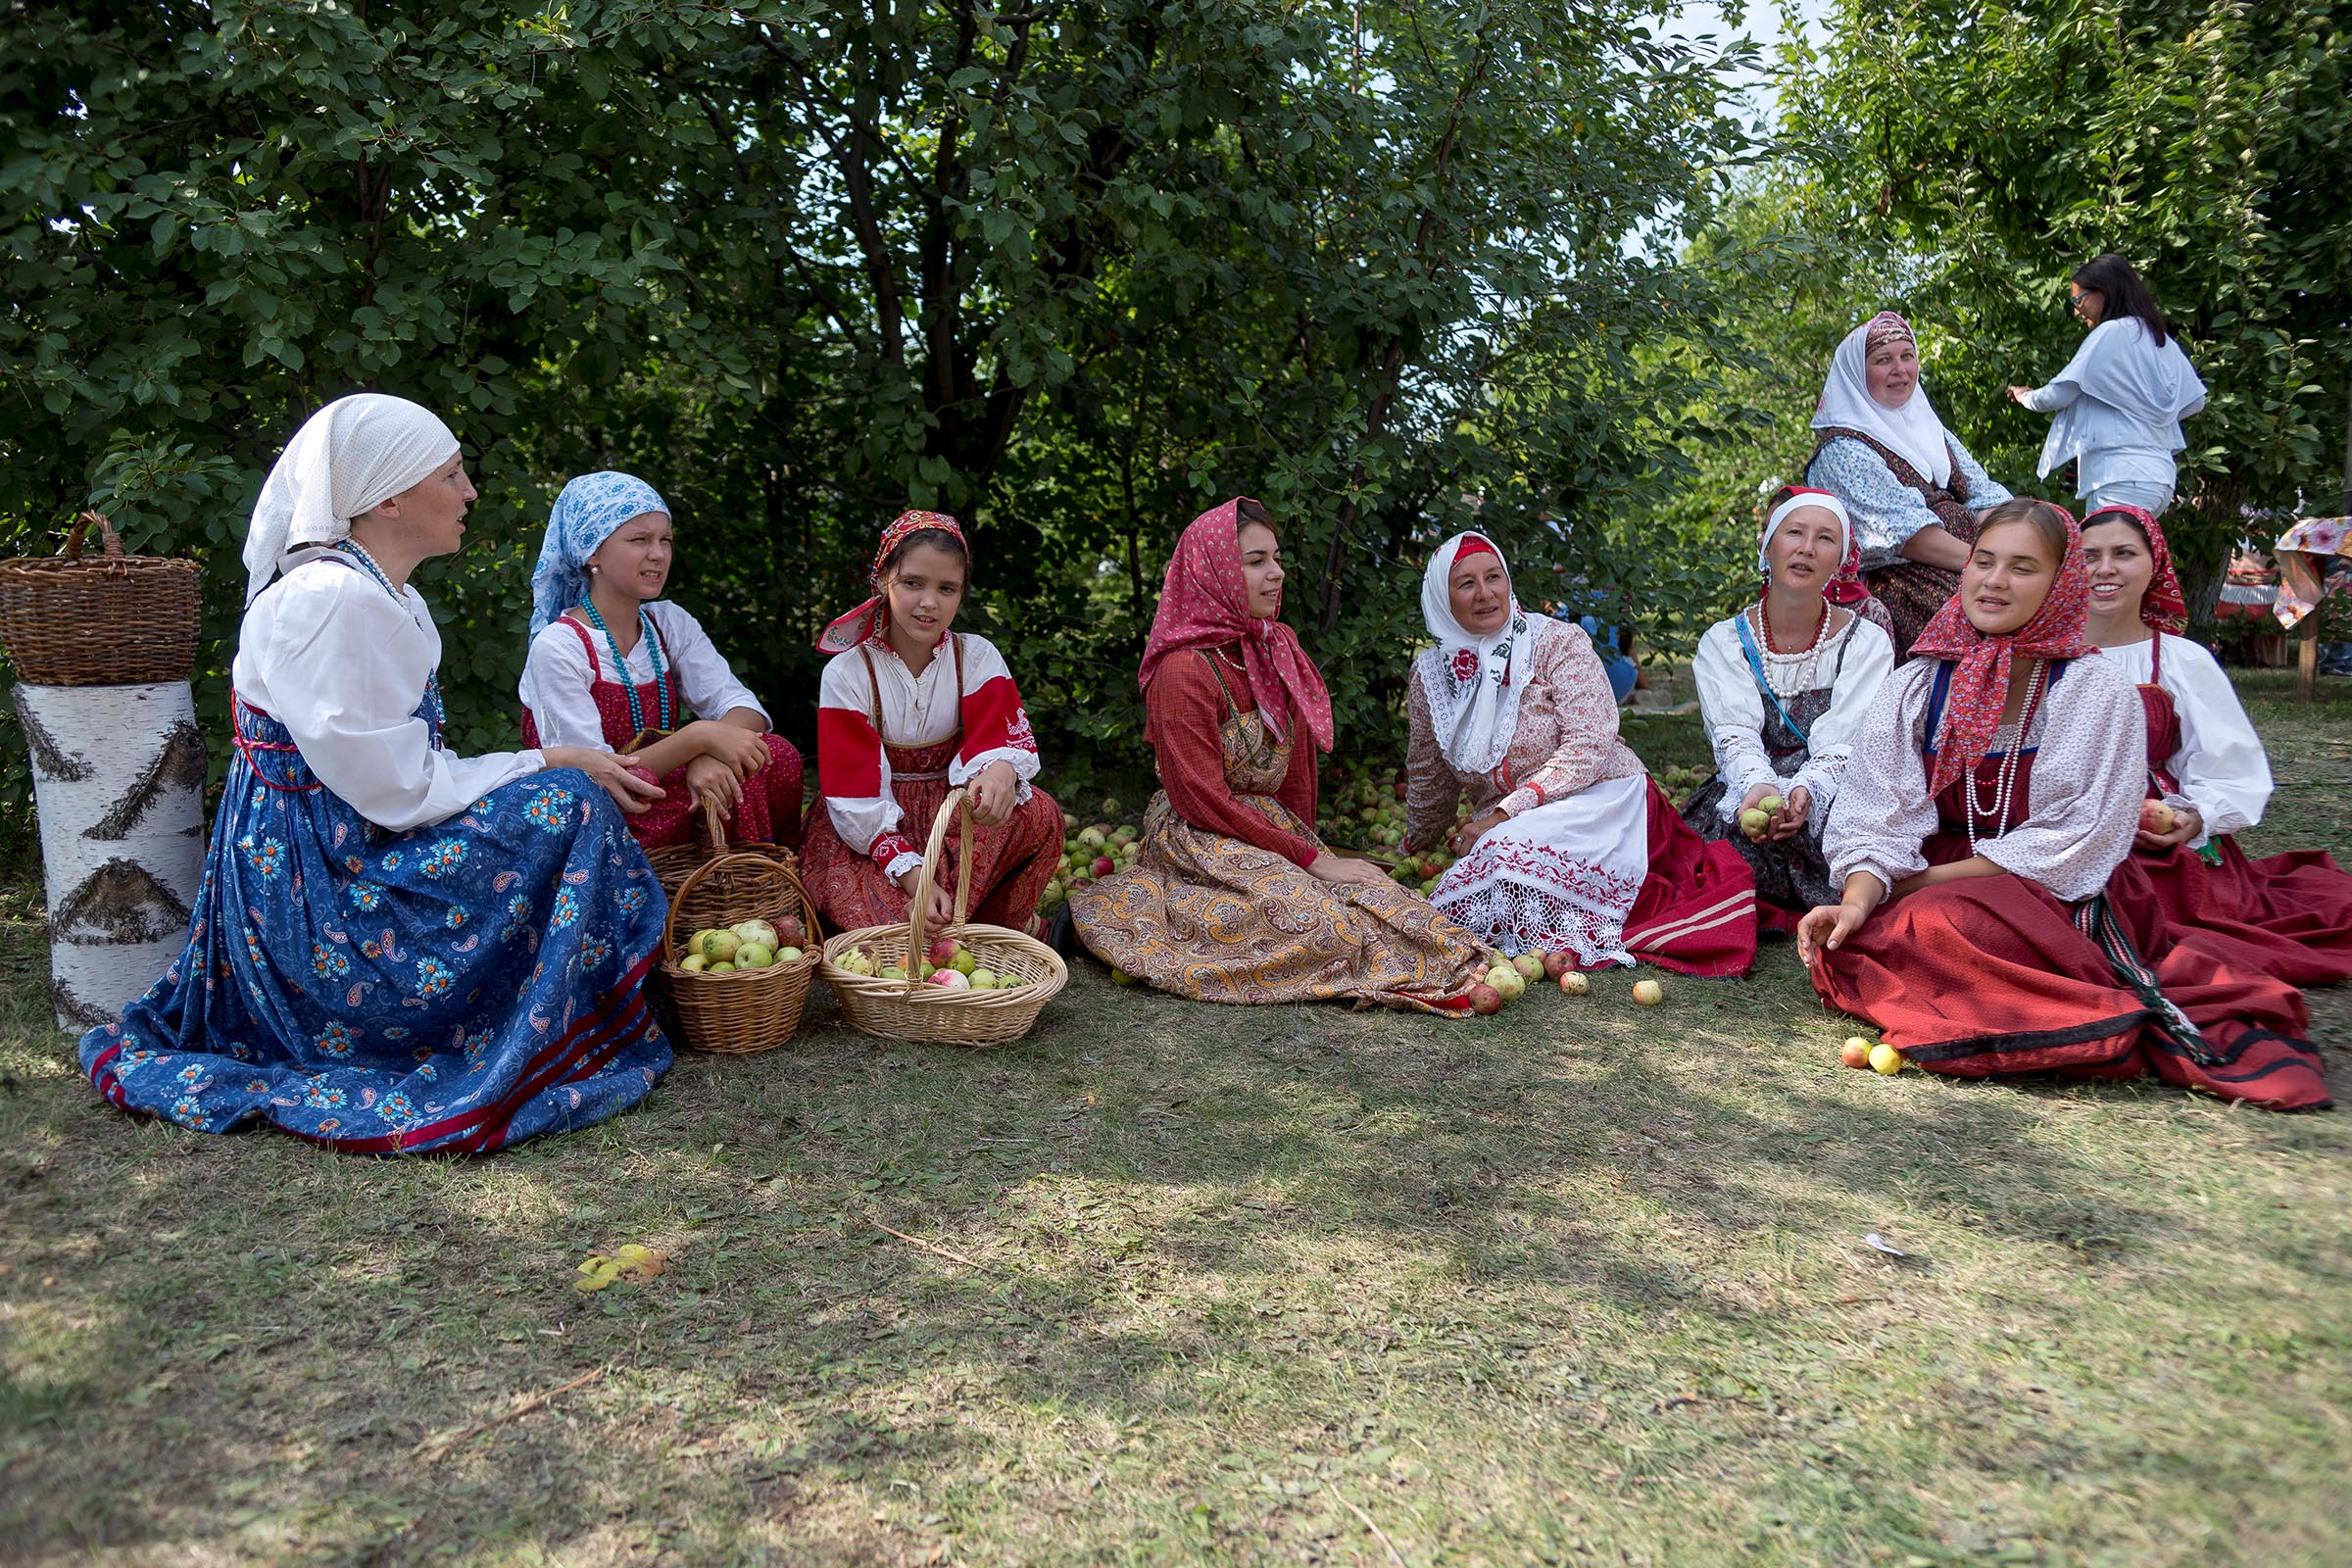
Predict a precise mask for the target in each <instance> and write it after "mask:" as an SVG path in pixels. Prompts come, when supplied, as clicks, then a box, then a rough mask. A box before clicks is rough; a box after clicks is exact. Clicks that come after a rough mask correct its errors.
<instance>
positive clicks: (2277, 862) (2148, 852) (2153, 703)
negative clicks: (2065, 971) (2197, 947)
mask: <svg viewBox="0 0 2352 1568" xmlns="http://www.w3.org/2000/svg"><path fill="white" fill-rule="evenodd" d="M2082 555H2083V559H2084V560H2085V561H2086V562H2087V563H2088V564H2089V567H2090V640H2091V642H2092V643H2093V644H2095V645H2096V646H2097V647H2098V648H2099V649H2100V650H2101V652H2102V656H2103V657H2105V658H2107V659H2109V660H2112V661H2114V662H2115V663H2116V664H2118V665H2119V666H2121V667H2122V669H2123V670H2124V672H2125V674H2127V675H2129V676H2130V677H2131V679H2132V680H2133V681H2134V682H2136V683H2137V684H2138V686H2139V697H2140V702H2141V704H2142V705H2143V706H2144V707H2145V708H2146V710H2147V719H2148V801H2149V804H2148V806H2147V807H2145V808H2144V809H2143V813H2142V814H2143V816H2144V817H2145V818H2146V820H2144V821H2142V823H2141V824H2140V830H2139V835H2138V837H2137V838H2136V839H2135V840H2134V841H2133V844H2132V851H2133V854H2132V860H2133V862H2134V863H2135V864H2137V865H2138V866H2139V868H2140V869H2141V870H2142V871H2144V872H2145V873H2146V874H2147V878H2148V881H2149V884H2150V885H2151V886H2152V887H2153V889H2154V890H2155V894H2156V898H2157V900H2158V902H2160V903H2161V904H2162V905H2163V906H2164V912H2165V913H2166V915H2168V916H2169V917H2170V918H2171V919H2172V921H2173V923H2174V924H2176V925H2179V926H2181V927H2183V928H2187V929H2193V930H2195V931H2197V932H2198V933H2200V934H2201V939H2202V940H2203V941H2204V942H2205V944H2206V945H2207V946H2208V947H2219V948H2221V949H2223V950H2224V951H2227V952H2228V953H2229V954H2230V955H2231V956H2232V957H2233V958H2235V959H2236V960H2238V961H2240V962H2243V963H2247V964H2250V965H2252V966H2253V967H2255V968H2257V969H2261V970H2264V971H2266V972H2268V973H2270V974H2274V975H2277V976H2278V978H2279V979H2281V980H2284V981H2286V982H2287V983H2288V984H2289V985H2298V986H2312V985H2327V984H2331V983H2333V982H2336V981H2340V980H2345V979H2352V875H2347V874H2345V872H2344V871H2343V870H2342V869H2341V868H2340V867H2338V866H2337V865H2336V863H2335V858H2334V857H2333V856H2330V855H2329V854H2327V852H2326V851H2325V850H2297V851H2293V852H2291V853H2289V854H2285V855H2274V856H2272V857H2270V858H2267V859H2262V860H2249V859H2247V858H2246V852H2245V851H2243V850H2241V849H2239V848H2238V847H2237V840H2236V839H2235V838H2234V837H2233V836H2232V835H2233V834H2235V833H2236V831H2237V830H2238V829H2239V828H2245V827H2252V826H2253V825H2254V824H2256V823H2257V822H2260V821H2261V820H2262V812H2263V808H2264V807H2266V806H2268V805H2269V804H2270V799H2271V764H2270V760H2269V759H2268V758H2266V757H2264V756H2263V751H2262V741H2261V739H2260V737H2258V736H2257V735H2256V734H2255V733H2254V726H2253V724H2252V723H2251V722H2249V721H2248V720H2247V718H2246V711H2245V710H2244V709H2243V708H2241V707H2239V706H2238V701H2237V693H2236V692H2234V691H2232V690H2231V689H2230V686H2229V676H2227V675H2225V674H2223V673H2222V667H2221V665H2219V664H2217V663H2215V662H2214V660H2213V656H2212V655H2211V654H2209V653H2207V652H2206V651H2205V650H2204V649H2202V648H2200V647H2198V646H2197V645H2196V644H2195V643H2192V642H2190V641H2189V640H2188V639H2187V638H2185V637H2182V636H2180V631H2181V630H2182V628H2184V627H2185V626H2186V625H2187V623H2188V607H2187V606H2186V605H2185V604H2184V603H2183V602H2182V600H2181V597H2180V580H2179V578H2177V577H2176V576H2175V575H2174V573H2173V560H2172V551H2171V548H2170V547H2169V546H2167V545H2166V543H2165V539H2164V529H2163V528H2161V527H2160V526H2158V525H2157V522H2156V519H2155V518H2154V517H2153V516H2151V515H2148V514H2147V513H2146V512H2144V511H2142V510H2141V509H2139V508H2138V507H2105V508H2102V509H2100V510H2099V511H2097V512H2094V513H2092V514H2091V515H2089V516H2088V517H2086V518H2084V519H2083V522H2082ZM2160 804H2161V809H2159V805H2160Z"/></svg>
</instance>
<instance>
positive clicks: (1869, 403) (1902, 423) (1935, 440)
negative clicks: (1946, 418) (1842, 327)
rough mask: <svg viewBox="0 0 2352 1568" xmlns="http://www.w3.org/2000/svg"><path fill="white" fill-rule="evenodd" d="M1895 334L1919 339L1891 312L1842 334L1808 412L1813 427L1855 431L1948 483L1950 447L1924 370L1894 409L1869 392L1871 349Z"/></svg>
mask: <svg viewBox="0 0 2352 1568" xmlns="http://www.w3.org/2000/svg"><path fill="white" fill-rule="evenodd" d="M1894 338H1909V339H1910V340H1911V341H1912V342H1913V343H1914V344H1916V343H1917V342H1918V341H1919V340H1918V338H1917V337H1916V336H1914V335H1913V333H1912V331H1911V323H1910V322H1908V321H1906V320H1904V319H1902V318H1901V317H1899V316H1897V315H1895V314H1894V312H1892V311H1881V312H1880V313H1879V314H1878V315H1876V316H1874V317H1872V318H1871V319H1869V320H1867V321H1864V322H1863V323H1862V324H1861V325H1860V326H1857V327H1855V328H1854V329H1853V330H1852V331H1851V332H1848V333H1846V334H1845V341H1843V342H1842V343H1839V344H1838V354H1837V357H1836V358H1835V359H1833V360H1832V361H1831V362H1830V378H1829V380H1828V381H1827V382H1826V383H1825V384H1824V385H1823V386H1822V389H1821V403H1820V406H1819V407H1817V408H1815V409H1814V411H1813V428H1814V429H1816V430H1823V429H1827V428H1829V427H1830V426H1832V425H1836V426H1838V427H1839V428H1842V429H1847V430H1859V431H1861V432H1862V433H1863V434H1864V435H1866V436H1869V437H1870V438H1871V439H1872V440H1874V441H1877V442H1878V443H1879V444H1880V445H1882V446H1884V447H1886V448H1887V450H1888V451H1889V452H1892V453H1893V454H1894V455H1895V456H1896V457H1898V458H1901V459H1902V460H1903V461H1904V462H1905V463H1908V464H1909V465H1911V466H1912V467H1914V468H1916V469H1918V470H1919V472H1920V475H1921V477H1923V478H1925V479H1926V480H1927V481H1928V482H1929V483H1931V484H1936V485H1949V484H1950V483H1951V482H1952V450H1951V448H1950V447H1948V446H1946V445H1945V444H1944V431H1943V421H1942V420H1941V419H1939V418H1937V417H1936V406H1935V405H1934V404H1932V403H1930V402H1929V401H1928V387H1927V380H1926V377H1925V374H1924V372H1923V374H1922V376H1921V379H1920V380H1918V381H1916V382H1914V383H1913V384H1912V387H1911V396H1910V397H1909V398H1908V399H1907V400H1906V401H1905V402H1904V404H1903V406H1902V407H1901V408H1899V409H1890V408H1888V407H1887V405H1885V404H1884V403H1881V402H1880V401H1879V400H1878V399H1877V398H1874V397H1872V396H1871V395H1870V351H1871V350H1872V349H1873V348H1875V347H1877V346H1878V345H1879V344H1881V343H1885V342H1887V341H1888V340H1890V339H1894Z"/></svg>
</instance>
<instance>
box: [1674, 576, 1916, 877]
mask: <svg viewBox="0 0 2352 1568" xmlns="http://www.w3.org/2000/svg"><path fill="white" fill-rule="evenodd" d="M1840 613H1843V612H1840ZM1738 621H1739V617H1738V616H1736V615H1734V616H1727V617H1726V618H1724V619H1722V620H1719V621H1717V622H1716V623H1715V624H1714V625H1712V626H1710V627H1708V628H1707V631H1706V635H1705V636H1703V637H1701V638H1700V639H1699V640H1698V653H1697V656H1696V657H1695V658H1693V659H1692V660H1691V676H1692V678H1693V679H1694V681H1695V682H1696V684H1697V686H1698V711H1699V716H1700V717H1701V718H1702V719H1704V720H1705V722H1706V726H1707V738H1708V741H1709V742H1710V744H1711V745H1712V746H1713V747H1714V751H1715V771H1716V773H1717V774H1718V775H1719V776H1720V777H1721V778H1722V779H1723V802H1722V805H1721V807H1720V809H1721V811H1722V813H1723V819H1724V820H1725V821H1726V822H1729V821H1731V820H1732V819H1733V818H1735V817H1737V816H1738V815H1739V814H1740V803H1741V802H1742V801H1744V800H1746V799H1747V792H1748V791H1749V790H1751V789H1753V788H1755V787H1756V786H1757V785H1758V784H1769V785H1771V786H1772V787H1773V789H1774V791H1775V792H1776V793H1778V794H1780V795H1783V796H1786V795H1787V794H1788V793H1789V791H1790V790H1792V789H1794V788H1796V787H1797V786H1799V785H1802V786H1803V787H1804V790H1805V793H1806V795H1807V796H1809V797H1810V798H1811V800H1812V806H1811V809H1809V811H1808V812H1807V818H1808V820H1809V821H1810V822H1811V823H1812V825H1813V828H1814V830H1815V831H1816V832H1819V831H1820V830H1821V829H1823V828H1825V827H1827V826H1828V825H1829V820H1830V807H1831V806H1832V805H1833V804H1834V803H1835V802H1836V801H1837V799H1838V783H1839V781H1840V780H1842V779H1843V778H1844V776H1845V764H1846V760H1847V759H1848V758H1850V757H1851V756H1852V755H1853V751H1854V734H1855V732H1856V731H1857V730H1859V729H1860V728H1861V726H1862V720H1863V718H1864V716H1865V715H1866V714H1868V713H1869V711H1870V704H1871V699H1872V698H1874V697H1876V696H1877V695H1878V693H1879V684H1880V682H1882V681H1884V680H1885V679H1886V678H1887V672H1888V671H1890V670H1892V669H1893V668H1894V644H1893V643H1892V642H1891V641H1890V640H1889V639H1888V638H1887V634H1886V633H1885V632H1884V631H1881V630H1880V629H1879V628H1878V627H1877V626H1876V625H1874V624H1872V623H1871V622H1869V621H1867V620H1864V619H1863V618H1862V617H1861V616H1859V615H1851V616H1850V617H1849V618H1848V620H1847V622H1846V624H1845V625H1844V626H1842V627H1839V628H1838V630H1836V631H1835V632H1833V633H1831V634H1830V635H1829V636H1828V637H1826V638H1824V639H1823V641H1822V646H1821V650H1820V652H1819V654H1818V655H1817V656H1816V658H1815V661H1814V668H1815V669H1816V670H1817V671H1818V672H1819V674H1820V675H1823V676H1827V675H1829V674H1830V672H1831V671H1832V670H1835V671H1837V674H1836V677H1835V679H1832V680H1827V681H1824V682H1822V684H1826V685H1827V686H1829V688H1830V706H1829V707H1828V708H1827V709H1826V710H1824V711H1823V712H1822V713H1821V715H1820V716H1819V717H1817V718H1815V719H1814V720H1813V727H1812V728H1811V729H1810V730H1808V731H1806V737H1805V740H1806V744H1805V760H1804V761H1803V763H1801V764H1800V765H1799V766H1798V768H1797V770H1796V772H1795V774H1794V775H1792V776H1790V777H1788V778H1783V777H1782V776H1781V775H1780V773H1779V772H1778V771H1777V770H1776V769H1775V768H1774V767H1773V765H1772V756H1771V754H1770V753H1769V752H1767V751H1766V750H1765V749H1764V716H1765V710H1764V694H1763V692H1762V691H1761V690H1759V689H1758V688H1757V685H1756V673H1755V671H1754V670H1753V669H1751V668H1749V667H1748V663H1747V655H1746V654H1745V652H1743V651H1742V650H1741V648H1740V628H1739V625H1738ZM1758 653H1759V655H1760V657H1761V658H1762V659H1763V661H1764V668H1765V671H1766V673H1767V674H1769V675H1771V676H1774V677H1776V678H1781V679H1787V680H1793V679H1795V678H1796V677H1797V672H1798V670H1799V668H1800V667H1801V666H1802V665H1803V663H1804V661H1805V656H1804V655H1803V654H1775V653H1770V652H1765V651H1763V650H1761V649H1759V650H1758ZM1815 689H1816V690H1818V689H1819V688H1818V686H1817V687H1816V688H1815ZM1788 700H1791V701H1792V700H1793V694H1792V695H1791V696H1790V698H1789V699H1788Z"/></svg>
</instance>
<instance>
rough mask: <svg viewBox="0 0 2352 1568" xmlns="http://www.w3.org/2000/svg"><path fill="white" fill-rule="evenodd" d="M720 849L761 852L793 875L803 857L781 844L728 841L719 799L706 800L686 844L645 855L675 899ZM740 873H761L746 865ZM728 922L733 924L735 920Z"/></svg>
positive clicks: (667, 891) (755, 841) (798, 872)
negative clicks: (687, 881)
mask: <svg viewBox="0 0 2352 1568" xmlns="http://www.w3.org/2000/svg"><path fill="white" fill-rule="evenodd" d="M721 851H727V852H731V853H733V854H737V855H762V856H765V857H766V858H769V859H771V860H774V861H776V862H777V863H778V864H780V865H782V866H783V867H784V869H786V870H787V871H790V872H791V873H792V874H793V875H795V876H798V875H800V871H801V860H800V857H799V856H797V855H795V854H793V853H792V852H791V851H790V850H788V849H786V848H784V847H783V846H782V845H781V844H766V843H762V842H760V841H759V840H757V839H747V840H745V841H744V842H743V843H741V844H729V843H728V842H727V823H726V819H725V818H724V817H722V816H720V815H719V814H718V803H717V802H716V801H705V802H704V803H703V814H702V815H701V816H700V817H699V818H697V819H696V822H695V827H694V834H693V836H692V837H691V838H689V839H688V840H687V841H686V842H685V843H683V844H664V845H662V847H661V848H660V849H658V850H648V851H646V852H645V858H646V860H647V861H648V862H649V863H650V864H651V865H652V866H653V868H654V875H655V876H656V877H657V878H659V879H660V880H661V883H662V892H663V893H665V894H667V895H668V896H669V897H670V898H672V899H675V898H676V897H677V896H678V890H679V889H680V888H682V887H684V886H685V885H686V879H687V878H688V877H689V876H692V875H693V874H694V873H695V871H696V870H697V869H698V868H700V867H701V866H702V865H703V864H704V863H705V862H706V861H708V860H710V859H711V858H712V857H713V856H716V855H718V854H719V853H720V852H721ZM737 874H739V875H746V874H748V875H758V874H759V873H758V872H755V871H752V870H751V868H750V867H748V866H747V867H745V868H744V870H743V871H742V872H739V873H737ZM735 918H736V919H738V920H743V919H749V918H750V916H748V915H737V916H736V917H735ZM728 923H729V924H733V923H734V922H733V921H730V922H728Z"/></svg>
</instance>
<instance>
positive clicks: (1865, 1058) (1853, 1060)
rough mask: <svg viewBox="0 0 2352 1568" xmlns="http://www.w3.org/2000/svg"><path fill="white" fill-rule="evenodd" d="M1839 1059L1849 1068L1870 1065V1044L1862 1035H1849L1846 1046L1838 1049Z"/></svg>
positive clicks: (1846, 1038)
mask: <svg viewBox="0 0 2352 1568" xmlns="http://www.w3.org/2000/svg"><path fill="white" fill-rule="evenodd" d="M1838 1060H1839V1061H1841V1062H1843V1063H1844V1064H1845V1065H1847V1066H1848V1067H1867V1066H1869V1065H1870V1042H1869V1041H1867V1040H1865V1039H1863V1038H1862V1037H1861V1036H1860V1035H1847V1036H1846V1037H1845V1044H1844V1045H1842V1046H1839V1047H1838Z"/></svg>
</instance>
